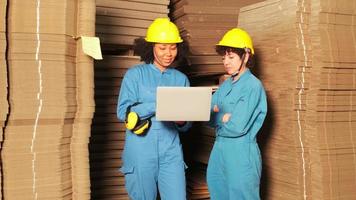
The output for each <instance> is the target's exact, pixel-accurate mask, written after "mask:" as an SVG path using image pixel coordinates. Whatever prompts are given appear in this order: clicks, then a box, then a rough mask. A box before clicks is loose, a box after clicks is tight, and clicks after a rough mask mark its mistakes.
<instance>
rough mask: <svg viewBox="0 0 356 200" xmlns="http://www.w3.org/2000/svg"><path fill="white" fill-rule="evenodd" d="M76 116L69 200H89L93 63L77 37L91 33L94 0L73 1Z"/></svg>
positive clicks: (93, 26) (92, 33)
mask: <svg viewBox="0 0 356 200" xmlns="http://www.w3.org/2000/svg"><path fill="white" fill-rule="evenodd" d="M76 2H77V5H76V8H77V12H76V19H77V21H76V24H75V27H76V37H77V40H76V44H77V47H76V63H75V64H76V68H75V83H76V88H75V89H76V90H75V92H76V113H75V117H74V122H73V130H72V131H73V134H72V137H71V143H70V149H71V158H72V159H71V160H72V188H73V199H90V195H91V190H90V185H91V183H90V165H89V138H90V135H91V123H92V119H93V113H94V111H95V102H94V62H93V59H92V58H91V57H89V56H88V55H86V54H84V52H83V50H82V41H81V39H80V37H81V36H94V34H95V0H89V1H88V0H79V1H76Z"/></svg>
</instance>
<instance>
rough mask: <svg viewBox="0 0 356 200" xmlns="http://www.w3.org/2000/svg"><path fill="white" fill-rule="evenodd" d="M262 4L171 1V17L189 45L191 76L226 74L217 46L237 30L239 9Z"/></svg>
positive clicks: (249, 0)
mask: <svg viewBox="0 0 356 200" xmlns="http://www.w3.org/2000/svg"><path fill="white" fill-rule="evenodd" d="M260 1H261V0H246V1H235V0H208V1H199V0H189V1H188V0H172V1H171V2H172V10H171V16H172V18H173V21H174V22H175V23H176V24H177V26H178V27H179V29H180V31H181V34H182V36H183V39H184V40H185V41H186V42H187V43H188V44H189V48H190V52H191V54H190V56H189V61H190V66H189V69H187V70H186V73H187V74H189V76H191V77H192V76H205V75H212V74H223V73H224V68H223V66H222V62H221V56H219V55H217V53H216V52H215V45H216V44H217V43H218V42H219V40H220V39H221V37H222V36H223V35H224V33H225V32H226V31H228V30H230V29H231V28H234V27H236V25H237V18H238V12H239V8H240V7H242V6H244V5H248V4H251V3H255V2H260Z"/></svg>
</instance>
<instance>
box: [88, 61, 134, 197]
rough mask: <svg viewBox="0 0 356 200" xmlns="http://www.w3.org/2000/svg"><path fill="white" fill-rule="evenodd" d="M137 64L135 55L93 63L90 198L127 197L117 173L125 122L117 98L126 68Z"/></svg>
mask: <svg viewBox="0 0 356 200" xmlns="http://www.w3.org/2000/svg"><path fill="white" fill-rule="evenodd" d="M138 63H140V58H139V57H137V56H108V55H106V56H104V59H103V60H102V61H96V62H95V102H96V108H95V114H94V119H93V124H92V136H91V141H90V165H91V182H92V198H93V199H128V196H127V193H126V190H125V179H124V176H123V174H121V173H120V171H119V168H120V167H121V165H122V160H121V154H122V150H123V149H124V142H125V130H126V127H125V124H124V123H122V122H119V121H118V119H117V115H116V109H117V98H118V94H119V91H120V87H121V82H122V79H123V77H124V75H125V73H126V71H127V70H128V69H129V68H130V67H132V66H134V65H135V64H138Z"/></svg>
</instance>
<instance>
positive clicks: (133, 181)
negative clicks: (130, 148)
mask: <svg viewBox="0 0 356 200" xmlns="http://www.w3.org/2000/svg"><path fill="white" fill-rule="evenodd" d="M120 172H121V173H123V174H124V175H125V188H126V191H127V193H128V195H129V196H130V198H131V199H142V198H141V196H140V193H139V192H138V191H141V190H140V189H139V188H138V187H140V185H139V184H138V183H139V180H138V178H137V174H136V173H135V167H133V166H123V167H121V168H120Z"/></svg>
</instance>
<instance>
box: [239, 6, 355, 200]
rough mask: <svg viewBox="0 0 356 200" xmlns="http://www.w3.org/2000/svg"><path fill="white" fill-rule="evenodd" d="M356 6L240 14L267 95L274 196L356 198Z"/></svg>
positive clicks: (267, 156)
mask: <svg viewBox="0 0 356 200" xmlns="http://www.w3.org/2000/svg"><path fill="white" fill-rule="evenodd" d="M355 6H356V4H355V3H354V2H353V1H337V2H333V3H330V2H329V1H320V0H315V1H311V0H305V1H293V0H268V1H265V2H263V3H259V4H255V5H251V6H247V7H244V8H242V9H241V10H240V16H239V26H240V27H242V28H245V29H246V30H247V31H248V32H249V33H250V34H251V36H252V38H253V41H254V44H255V48H256V54H257V56H258V58H259V65H258V69H257V70H258V76H259V77H260V78H261V80H262V82H263V83H264V85H265V88H266V90H267V93H268V103H269V111H268V112H269V114H268V118H267V124H266V126H264V128H263V130H262V135H264V136H263V138H264V140H261V145H262V147H263V148H262V152H263V158H264V160H263V161H264V169H265V172H264V174H263V176H264V177H265V178H264V182H263V185H264V186H267V187H266V188H265V190H266V191H265V195H268V198H270V199H283V200H285V199H355V198H356V193H355V191H354V189H355V188H356V135H355V130H356V121H355V119H356V113H355V106H354V105H355V104H356V93H355V89H356V56H355V55H356V40H355V38H356V37H355V36H356V29H355V25H356V24H355V20H354V19H355V17H356V12H355V10H356V7H355Z"/></svg>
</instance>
